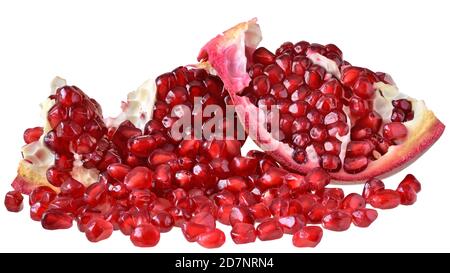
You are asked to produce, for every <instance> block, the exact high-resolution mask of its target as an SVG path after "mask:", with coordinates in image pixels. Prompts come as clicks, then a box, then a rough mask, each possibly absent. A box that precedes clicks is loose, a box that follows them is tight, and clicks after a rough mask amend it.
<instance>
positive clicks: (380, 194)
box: [368, 190, 401, 209]
mask: <svg viewBox="0 0 450 273" xmlns="http://www.w3.org/2000/svg"><path fill="white" fill-rule="evenodd" d="M368 201H369V204H370V205H371V206H372V207H374V208H378V209H393V208H395V207H397V206H398V205H400V203H401V197H400V194H399V193H398V192H396V191H394V190H379V191H377V192H376V193H374V194H372V195H371V196H370V197H369V200H368Z"/></svg>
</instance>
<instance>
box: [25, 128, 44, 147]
mask: <svg viewBox="0 0 450 273" xmlns="http://www.w3.org/2000/svg"><path fill="white" fill-rule="evenodd" d="M43 133H44V129H43V128H42V127H34V128H28V129H26V130H25V132H23V140H24V141H25V143H26V144H29V143H31V142H35V141H37V140H39V138H40V137H41V136H42V134H43Z"/></svg>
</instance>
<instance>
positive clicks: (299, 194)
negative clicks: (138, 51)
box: [5, 21, 444, 248]
mask: <svg viewBox="0 0 450 273" xmlns="http://www.w3.org/2000/svg"><path fill="white" fill-rule="evenodd" d="M245 31H247V32H245ZM234 34H236V36H234ZM245 35H246V36H245ZM259 35H260V32H259V27H258V26H257V25H256V23H255V22H254V21H251V22H249V23H247V24H241V25H239V26H238V27H237V28H236V29H234V30H231V31H229V32H226V33H225V36H223V37H219V38H216V39H215V40H213V41H212V42H211V43H210V44H208V46H207V47H205V50H204V51H203V52H204V53H207V54H202V55H201V57H202V58H203V59H204V60H206V59H208V61H209V62H210V63H207V62H201V63H199V64H197V65H189V66H180V67H177V68H175V69H174V70H173V71H171V72H167V73H164V74H161V75H160V76H158V77H157V78H156V80H155V82H154V84H152V83H151V82H146V83H144V84H143V85H142V86H141V87H139V88H138V89H137V90H136V91H133V92H131V93H130V94H128V97H127V101H126V102H123V103H122V113H121V114H120V115H119V116H117V117H114V118H104V117H103V114H102V110H101V107H100V105H99V104H98V103H97V102H96V101H95V100H94V99H92V98H90V97H88V96H87V95H86V94H85V93H84V92H83V91H81V90H80V89H79V88H78V87H75V86H69V85H67V83H66V82H65V81H64V80H63V79H61V78H56V79H55V80H54V81H53V83H52V93H51V95H50V96H49V98H48V99H47V100H46V101H45V102H44V103H43V104H42V111H43V113H44V116H45V117H46V121H45V124H44V126H43V127H35V128H30V129H27V130H25V132H24V134H23V138H24V141H25V143H26V145H25V146H24V147H23V148H22V154H23V160H21V162H20V163H19V170H18V176H17V177H16V179H15V180H14V182H13V187H14V189H15V190H14V191H11V192H8V193H7V194H6V196H5V206H6V208H7V209H8V210H10V211H15V212H17V211H20V210H21V209H22V204H23V196H22V194H29V204H30V217H31V218H32V219H33V220H35V221H40V222H41V225H42V226H43V227H44V228H45V229H50V230H53V229H67V228H70V227H71V226H72V224H73V220H75V221H76V224H77V227H78V229H79V230H80V231H81V232H84V233H85V235H86V237H87V239H88V240H89V241H91V242H98V241H101V240H104V239H107V238H109V237H110V236H111V234H112V232H113V231H114V230H120V231H121V232H122V233H123V234H124V235H129V236H130V239H131V242H132V243H133V244H134V245H136V246H139V247H152V246H155V245H156V244H158V242H159V240H160V233H164V232H169V231H170V230H172V229H173V228H174V227H175V228H176V227H178V228H180V229H181V231H182V233H183V235H184V237H185V238H186V240H187V241H189V242H197V243H198V244H199V245H201V246H203V247H205V248H216V247H220V246H222V245H223V244H224V242H225V239H226V238H225V234H224V233H223V232H222V231H221V230H220V229H218V228H217V227H216V221H219V222H221V223H222V224H225V225H231V233H230V234H231V238H232V240H233V241H234V242H235V243H236V244H244V243H251V242H254V241H255V240H256V238H257V237H258V238H259V239H260V240H262V241H265V240H274V239H278V238H281V237H282V236H283V235H284V234H290V235H292V234H293V238H292V240H293V244H294V245H295V246H298V247H315V246H316V245H317V244H318V243H319V242H320V240H321V238H322V234H323V231H322V228H320V227H318V226H312V224H320V223H321V224H322V225H323V227H324V228H325V229H329V230H335V231H343V230H346V229H348V228H349V227H350V225H351V224H352V223H353V224H354V225H355V226H359V227H367V226H369V225H370V224H371V223H372V222H373V221H374V220H375V219H376V218H377V215H378V214H377V212H376V210H374V209H368V208H365V207H366V203H367V204H370V205H371V206H372V207H375V208H382V209H384V208H393V207H395V206H398V205H399V204H403V205H411V204H413V203H414V202H415V201H416V198H417V193H418V192H419V191H420V189H421V185H420V183H419V182H418V180H417V179H416V178H415V177H414V176H412V175H407V176H406V177H405V179H404V180H403V181H402V182H401V183H400V184H399V185H398V187H397V189H396V190H391V189H385V186H384V183H383V182H382V181H381V180H378V179H377V178H373V176H375V175H376V176H378V175H382V174H384V173H385V172H387V171H388V170H390V169H389V168H388V167H387V164H388V163H389V164H393V166H394V167H395V168H397V167H399V166H400V165H402V164H404V163H405V162H407V161H409V160H410V159H412V158H414V157H415V156H416V155H418V153H419V151H423V150H425V149H426V148H427V147H429V146H430V145H431V144H432V143H433V142H434V141H435V140H436V139H437V138H438V137H439V135H440V134H441V133H442V130H443V129H444V127H443V125H442V124H441V123H440V122H439V121H438V120H437V119H436V118H435V117H434V116H433V115H432V113H431V112H430V111H429V110H426V108H424V105H423V103H422V102H419V101H416V100H414V99H412V98H409V97H406V96H403V95H401V94H398V93H396V92H397V91H396V89H395V87H394V86H393V85H392V82H391V81H390V80H389V78H388V77H387V76H386V75H381V74H376V73H372V72H371V71H370V70H368V69H365V68H359V67H353V66H350V65H349V64H348V63H347V62H346V61H343V59H342V52H341V51H340V50H339V49H338V48H337V47H336V46H334V45H331V44H330V45H327V46H321V45H318V44H309V43H307V42H300V43H298V44H295V45H294V44H291V43H284V44H283V45H282V46H281V47H280V48H279V49H278V50H276V52H275V53H271V52H270V51H269V50H267V49H265V48H263V47H260V48H256V45H257V43H258V42H259V40H260V36H259ZM230 36H233V37H234V38H236V39H238V38H243V37H246V39H245V42H247V49H248V50H247V51H246V53H249V55H247V59H245V58H244V56H245V55H244V52H241V51H242V48H240V47H239V46H238V47H236V48H235V49H236V50H232V51H230V52H231V53H232V54H231V55H229V54H228V53H230V52H228V53H227V54H223V52H222V51H220V50H218V47H217V46H219V45H222V41H223V40H225V41H231V42H234V41H235V40H228V38H229V37H230ZM227 45H228V46H229V45H231V46H235V44H233V43H230V44H227ZM216 53H217V54H216ZM233 54H241V55H239V56H237V55H236V56H235V55H233ZM221 57H224V58H222V60H226V61H227V62H228V59H229V64H231V66H230V67H223V66H221V65H220V61H218V58H219V59H220V58H221ZM237 57H239V58H237ZM225 58H226V59H225ZM247 60H248V62H247ZM228 68H234V70H233V71H229V70H227V69H228ZM231 72H233V73H236V75H234V74H233V75H230V74H229V73H231ZM235 76H236V77H235ZM153 87H154V89H153ZM380 94H383V98H381V97H380ZM230 104H235V106H237V107H239V106H245V109H244V110H242V109H241V110H239V109H237V115H234V113H232V114H233V115H228V114H229V113H228V112H227V110H228V106H229V105H230ZM387 104H388V105H389V107H385V106H386V105H387ZM256 106H259V107H261V108H262V107H265V108H268V109H269V110H270V109H272V110H273V109H275V108H277V109H278V108H279V112H280V113H281V115H280V116H279V118H278V120H277V117H276V113H275V112H276V111H272V110H271V111H269V112H268V113H267V117H271V118H273V117H275V119H274V120H275V121H279V128H280V130H281V131H280V134H279V136H280V137H279V138H277V139H275V138H273V137H272V136H271V135H270V136H269V135H268V133H267V132H268V131H271V130H269V129H276V127H277V125H276V123H277V122H273V123H268V122H266V120H268V119H266V114H265V113H263V112H258V111H259V110H257V111H256V112H255V113H256V115H257V116H258V117H260V118H264V119H263V121H264V122H260V123H258V124H259V125H261V126H266V127H267V129H268V130H266V131H257V132H256V135H255V134H253V133H254V132H252V131H251V130H247V133H248V134H250V135H251V136H252V138H254V139H255V140H256V141H257V142H258V144H260V146H261V147H262V148H264V149H265V150H266V151H265V152H261V151H255V150H251V151H248V153H247V154H246V155H244V154H242V151H241V148H242V145H243V143H244V141H245V140H246V136H247V135H246V134H247V133H245V132H244V131H242V128H241V124H240V123H239V119H241V121H242V123H243V124H244V125H248V124H249V123H251V119H250V120H246V119H245V118H247V117H251V116H252V114H255V113H253V112H252V111H253V110H255V108H256ZM383 107H384V108H383ZM257 109H258V108H257ZM380 109H381V110H380ZM383 109H384V110H383ZM382 110H383V111H382ZM386 111H388V112H389V115H388V116H386V113H387V112H386ZM262 113H263V114H262ZM271 113H273V114H271ZM386 117H388V118H386ZM243 118H244V119H243ZM419 125H420V126H425V127H424V128H425V129H427V130H428V131H427V132H425V133H424V132H418V131H417V130H416V128H417V126H419ZM260 133H262V134H260ZM413 137H414V138H415V139H417V141H416V142H415V143H414V144H417V145H419V149H418V151H417V152H416V150H414V152H411V151H412V150H411V147H413V146H414V145H412V146H411V145H410V143H411V141H412V140H411V139H412V138H413ZM275 140H276V141H275ZM274 143H275V144H278V146H275V148H276V149H269V148H270V147H273V144H274ZM408 145H409V146H410V147H409V148H408ZM415 147H417V146H415ZM288 151H290V153H288ZM395 153H400V155H403V154H404V155H406V156H405V157H404V158H406V159H402V160H397V159H396V158H394V156H393V154H395ZM288 154H289V156H288ZM292 162H294V163H295V164H292ZM280 163H281V164H280ZM366 177H367V178H370V179H369V180H368V181H367V182H366V184H365V185H364V191H363V193H362V194H361V195H360V194H357V193H350V194H348V195H347V196H344V192H343V190H342V189H341V188H331V187H329V183H330V182H332V180H333V179H334V180H341V181H347V182H350V181H357V180H361V179H365V178H366ZM255 222H256V224H255Z"/></svg>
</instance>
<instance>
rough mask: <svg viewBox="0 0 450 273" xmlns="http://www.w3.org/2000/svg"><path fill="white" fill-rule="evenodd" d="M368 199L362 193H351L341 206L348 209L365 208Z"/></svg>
mask: <svg viewBox="0 0 450 273" xmlns="http://www.w3.org/2000/svg"><path fill="white" fill-rule="evenodd" d="M365 207H366V200H365V199H364V197H362V196H361V195H360V194H357V193H350V194H349V195H347V196H346V197H345V198H344V200H342V204H341V208H342V209H344V210H348V211H350V212H351V211H354V210H357V209H361V208H365Z"/></svg>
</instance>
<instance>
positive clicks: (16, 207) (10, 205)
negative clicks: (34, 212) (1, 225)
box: [5, 191, 23, 212]
mask: <svg viewBox="0 0 450 273" xmlns="http://www.w3.org/2000/svg"><path fill="white" fill-rule="evenodd" d="M5 207H6V209H7V210H8V211H11V212H19V211H21V210H22V209H23V196H22V194H21V193H20V192H18V191H9V192H7V193H6V195H5Z"/></svg>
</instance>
